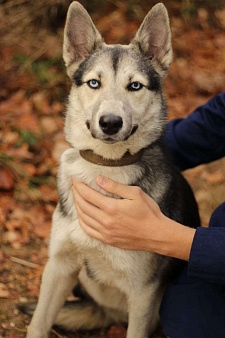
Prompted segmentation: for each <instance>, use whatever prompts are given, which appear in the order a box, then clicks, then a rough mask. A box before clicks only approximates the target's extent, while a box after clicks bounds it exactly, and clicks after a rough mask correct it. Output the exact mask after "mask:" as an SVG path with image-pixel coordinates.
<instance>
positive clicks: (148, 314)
mask: <svg viewBox="0 0 225 338" xmlns="http://www.w3.org/2000/svg"><path fill="white" fill-rule="evenodd" d="M158 289H159V285H158V283H157V284H151V285H150V286H146V287H144V288H142V289H141V290H138V291H137V292H135V291H133V292H132V293H131V294H130V295H129V299H128V312H129V320H128V329H127V336H126V337H127V338H137V337H138V338H148V337H151V335H152V334H153V332H154V331H155V329H156V327H157V325H158V323H159V315H158V306H156V304H157V305H158V302H157V296H158Z"/></svg>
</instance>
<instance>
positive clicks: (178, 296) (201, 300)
mask: <svg viewBox="0 0 225 338" xmlns="http://www.w3.org/2000/svg"><path fill="white" fill-rule="evenodd" d="M160 316H161V320H162V326H163V332H164V334H165V335H167V336H169V337H170V338H225V287H224V286H221V285H218V284H213V283H207V282H202V281H196V280H194V279H193V280H191V279H188V277H187V267H186V268H185V269H184V270H183V271H182V273H181V274H180V276H179V278H178V280H177V282H176V283H175V284H170V285H169V287H168V289H167V291H166V293H165V296H164V299H163V302H162V305H161V309H160Z"/></svg>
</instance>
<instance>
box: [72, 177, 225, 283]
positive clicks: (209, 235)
mask: <svg viewBox="0 0 225 338" xmlns="http://www.w3.org/2000/svg"><path fill="white" fill-rule="evenodd" d="M97 182H98V185H99V186H100V187H101V188H103V189H104V190H106V191H108V192H111V193H114V194H116V195H118V196H121V197H122V198H123V199H114V198H110V197H107V196H104V195H102V194H101V193H99V192H97V191H95V190H93V189H91V188H90V187H88V186H87V185H85V184H83V183H78V182H76V181H73V193H74V199H75V205H76V209H77V214H78V218H79V222H80V225H81V227H82V228H83V229H84V231H85V232H86V233H87V234H88V235H90V236H91V237H94V238H96V239H98V240H100V241H103V242H104V243H106V244H109V245H112V246H116V247H120V248H122V249H129V250H145V251H152V252H156V253H158V254H161V255H165V256H171V257H175V258H179V259H183V260H186V261H189V264H188V274H189V277H192V278H198V279H199V278H200V279H204V280H207V281H210V282H214V283H219V284H224V283H225V222H224V220H225V203H223V204H222V205H221V206H220V207H219V208H217V209H216V210H215V212H214V213H213V215H212V217H211V220H210V227H209V228H200V227H198V228H197V229H196V230H195V229H192V228H188V227H186V226H184V225H182V224H179V223H177V222H175V221H173V220H171V219H169V218H168V217H166V216H165V215H163V214H162V212H161V211H160V208H159V206H158V205H157V204H156V203H155V202H154V201H153V200H152V199H151V197H149V196H148V195H146V194H145V193H144V192H143V191H142V190H141V189H140V188H138V187H129V186H125V185H123V184H119V183H116V182H114V181H111V180H109V179H107V180H106V181H103V184H102V178H101V179H100V180H97Z"/></svg>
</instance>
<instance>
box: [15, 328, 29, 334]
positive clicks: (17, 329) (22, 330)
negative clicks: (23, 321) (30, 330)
mask: <svg viewBox="0 0 225 338" xmlns="http://www.w3.org/2000/svg"><path fill="white" fill-rule="evenodd" d="M14 330H16V331H19V332H25V333H26V332H27V329H20V328H19V327H14Z"/></svg>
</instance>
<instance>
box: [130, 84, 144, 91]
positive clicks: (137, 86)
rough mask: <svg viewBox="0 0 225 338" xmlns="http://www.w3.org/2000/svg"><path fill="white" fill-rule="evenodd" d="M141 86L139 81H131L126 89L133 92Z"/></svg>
mask: <svg viewBox="0 0 225 338" xmlns="http://www.w3.org/2000/svg"><path fill="white" fill-rule="evenodd" d="M141 88H143V84H141V83H140V82H132V83H130V84H129V85H128V87H127V89H128V90H129V91H131V92H132V91H133V92H135V91H138V90H140V89H141Z"/></svg>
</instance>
